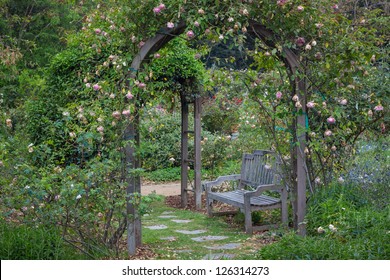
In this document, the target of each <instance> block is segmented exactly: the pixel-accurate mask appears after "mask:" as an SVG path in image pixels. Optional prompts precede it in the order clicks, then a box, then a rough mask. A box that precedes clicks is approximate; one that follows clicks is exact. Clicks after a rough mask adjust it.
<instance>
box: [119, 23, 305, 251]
mask: <svg viewBox="0 0 390 280" xmlns="http://www.w3.org/2000/svg"><path fill="white" fill-rule="evenodd" d="M249 23H250V26H249V28H248V32H250V33H252V34H253V35H255V36H256V37H258V38H260V39H261V40H262V41H263V42H264V43H265V44H266V45H268V46H270V47H276V42H275V41H274V39H275V38H277V36H276V35H275V34H274V33H273V32H272V31H271V30H268V29H267V27H266V26H264V25H261V24H259V23H257V22H254V21H250V22H249ZM185 28H186V24H185V22H180V23H179V24H177V25H176V26H175V28H172V29H168V28H162V29H161V30H160V32H158V34H157V35H156V36H155V37H153V38H150V39H149V40H147V41H146V43H145V45H144V46H143V47H142V48H141V49H140V52H139V53H138V54H137V56H135V57H134V59H133V61H132V64H131V67H130V69H129V70H130V75H129V76H130V78H135V77H136V72H137V71H138V69H139V68H140V66H141V64H142V63H143V61H144V60H145V59H146V58H147V57H149V56H150V55H152V54H153V53H154V52H156V51H158V50H159V49H161V48H162V47H164V45H165V44H167V43H168V42H169V41H170V40H172V39H173V38H175V36H177V35H180V34H182V33H183V32H184V31H185ZM282 59H283V61H284V62H285V64H286V67H287V69H289V71H290V73H291V74H292V75H294V76H295V77H296V78H295V83H296V85H295V87H294V91H295V92H296V94H298V96H299V97H300V99H301V100H304V101H305V97H306V86H307V85H306V81H305V80H304V79H299V78H298V77H299V75H296V74H297V73H299V71H300V69H299V68H300V65H299V56H298V55H297V54H296V53H294V52H293V51H292V50H290V49H288V48H285V49H283V56H282ZM128 86H129V84H128ZM181 103H182V140H181V143H182V147H181V150H182V160H181V161H182V162H181V170H182V174H181V179H182V182H181V195H182V201H181V203H182V206H183V207H184V206H186V205H187V203H188V192H189V191H190V190H189V189H188V163H189V162H190V160H191V159H189V158H188V134H189V133H191V132H190V130H189V127H188V111H189V104H191V103H193V104H194V130H193V133H194V144H195V145H194V146H195V158H194V159H192V160H193V163H194V171H195V180H194V190H191V191H194V192H195V203H196V208H198V209H199V208H201V156H200V151H201V148H200V142H201V136H200V132H201V131H200V129H201V123H200V114H201V98H200V96H196V97H195V98H194V100H193V101H192V102H189V101H188V100H186V98H183V97H182V98H181ZM303 104H306V102H303ZM302 111H303V114H302V115H299V116H297V118H296V130H298V129H300V128H302V127H305V121H306V119H305V113H306V108H305V106H303V108H302ZM138 125H139V120H138V118H135V119H134V121H133V122H132V123H131V124H129V125H128V127H127V128H126V130H125V138H126V139H131V140H134V141H135V145H137V143H138V141H139V130H138ZM297 141H298V143H299V145H298V146H297V147H296V148H295V149H294V151H293V152H292V155H293V157H292V159H293V172H292V177H293V178H296V179H297V180H296V182H294V186H293V189H294V193H295V197H294V198H293V204H294V224H295V227H296V229H297V230H298V233H299V234H301V235H305V233H306V226H305V223H304V217H305V214H306V175H307V171H306V170H305V168H304V166H305V164H304V163H305V154H304V152H303V151H304V149H305V147H306V133H304V132H303V133H302V134H300V135H297ZM134 151H135V150H134V144H129V145H128V146H127V147H126V149H125V155H126V167H127V169H128V171H129V172H128V174H131V172H130V171H131V170H132V169H134V168H138V167H139V161H138V160H137V158H136V157H135V153H134ZM137 176H138V175H131V176H129V178H128V179H127V182H128V187H127V196H128V197H129V198H130V197H131V196H133V195H134V194H137V193H138V194H139V193H140V192H141V186H140V179H139V176H138V177H137ZM127 215H128V217H129V218H128V227H127V229H128V233H127V236H128V239H127V241H128V251H129V254H131V255H134V254H135V253H136V248H137V247H138V246H140V245H141V220H140V217H139V215H138V213H137V209H136V205H134V204H133V202H132V201H131V200H130V199H128V202H127Z"/></svg>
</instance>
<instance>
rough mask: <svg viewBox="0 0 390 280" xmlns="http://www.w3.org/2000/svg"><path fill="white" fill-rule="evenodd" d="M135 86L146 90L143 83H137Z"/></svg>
mask: <svg viewBox="0 0 390 280" xmlns="http://www.w3.org/2000/svg"><path fill="white" fill-rule="evenodd" d="M137 86H138V87H139V88H141V89H144V88H146V84H145V83H138V85H137Z"/></svg>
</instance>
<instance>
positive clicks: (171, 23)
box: [167, 22, 175, 28]
mask: <svg viewBox="0 0 390 280" xmlns="http://www.w3.org/2000/svg"><path fill="white" fill-rule="evenodd" d="M167 27H168V28H174V27H175V24H174V23H173V22H168V23H167Z"/></svg>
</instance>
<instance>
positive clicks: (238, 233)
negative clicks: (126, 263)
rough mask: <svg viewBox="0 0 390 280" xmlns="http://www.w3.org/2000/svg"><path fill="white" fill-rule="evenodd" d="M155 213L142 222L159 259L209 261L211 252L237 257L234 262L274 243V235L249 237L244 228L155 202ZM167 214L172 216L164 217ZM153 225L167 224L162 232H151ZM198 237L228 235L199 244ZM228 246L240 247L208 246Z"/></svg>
mask: <svg viewBox="0 0 390 280" xmlns="http://www.w3.org/2000/svg"><path fill="white" fill-rule="evenodd" d="M152 207H153V212H152V213H151V214H149V215H148V216H146V217H144V219H143V230H142V232H143V243H144V244H147V245H148V246H150V248H151V249H152V250H153V251H154V252H155V253H157V255H158V257H157V258H158V259H167V260H174V259H177V260H200V259H203V258H207V256H208V255H210V254H211V253H223V254H234V255H235V256H234V259H253V258H254V256H255V254H256V252H257V251H258V249H259V248H260V247H262V246H264V243H268V242H272V241H273V239H274V234H272V233H266V234H261V235H253V236H250V235H247V234H245V233H244V232H243V229H242V228H238V227H232V226H231V225H229V224H227V223H226V222H225V221H224V220H223V219H222V218H220V217H219V218H217V217H213V218H209V217H207V216H206V215H205V214H203V213H198V212H192V211H189V210H181V209H175V208H171V207H168V206H166V205H165V204H164V202H161V201H160V202H155V203H154V204H153V205H152ZM165 212H168V213H169V214H163V213H165ZM162 215H172V216H175V218H162V217H161V216H162ZM172 219H176V220H191V222H190V223H187V224H178V223H175V222H173V221H171V220H172ZM152 225H166V226H167V227H168V228H167V229H163V230H151V229H148V228H146V227H147V226H152ZM176 230H190V231H192V230H206V231H207V232H205V233H202V234H197V235H186V234H183V233H178V232H176ZM171 236H174V237H175V240H174V241H166V240H161V238H164V237H171ZM199 236H226V237H227V238H226V239H224V240H220V241H205V242H196V241H194V240H192V239H191V238H193V237H199ZM227 243H239V244H241V245H240V247H239V248H238V249H233V250H214V249H213V250H212V249H209V248H206V247H213V246H217V245H223V244H227Z"/></svg>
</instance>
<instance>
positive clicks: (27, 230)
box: [0, 220, 85, 260]
mask: <svg viewBox="0 0 390 280" xmlns="http://www.w3.org/2000/svg"><path fill="white" fill-rule="evenodd" d="M0 258H1V259H2V260H72V259H84V258H85V256H83V255H82V254H79V253H77V251H75V250H74V248H72V247H71V246H70V245H69V244H66V243H65V242H64V240H63V239H62V236H61V233H60V231H59V230H58V228H55V227H44V226H38V227H36V226H32V227H30V226H25V225H14V224H12V223H7V222H5V221H4V220H1V221H0Z"/></svg>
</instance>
